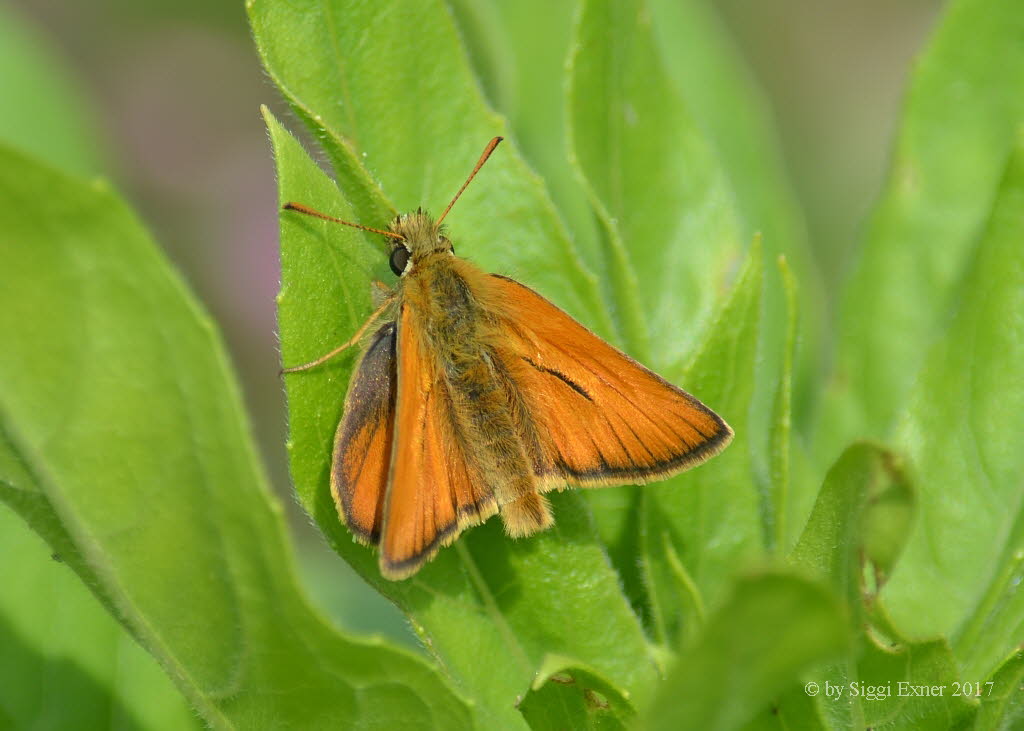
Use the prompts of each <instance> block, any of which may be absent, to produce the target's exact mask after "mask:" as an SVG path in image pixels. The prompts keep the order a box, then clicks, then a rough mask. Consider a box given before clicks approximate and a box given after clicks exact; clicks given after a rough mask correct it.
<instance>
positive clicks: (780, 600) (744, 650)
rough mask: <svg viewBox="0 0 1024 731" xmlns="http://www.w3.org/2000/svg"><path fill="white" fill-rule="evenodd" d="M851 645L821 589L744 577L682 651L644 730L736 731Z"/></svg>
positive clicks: (769, 576) (780, 576)
mask: <svg viewBox="0 0 1024 731" xmlns="http://www.w3.org/2000/svg"><path fill="white" fill-rule="evenodd" d="M848 648H849V630H848V626H847V619H846V616H845V613H844V611H843V607H842V605H841V604H840V602H838V601H837V600H836V598H835V596H834V595H833V594H832V592H830V591H828V590H827V589H826V588H824V587H823V586H821V585H819V584H817V583H815V582H811V581H808V580H807V579H804V578H800V577H798V576H795V575H791V574H787V573H783V572H778V571H771V572H764V573H762V574H758V575H754V576H750V577H747V578H745V579H741V580H740V581H738V582H737V583H736V585H735V587H734V588H733V590H732V592H731V594H730V595H729V596H728V598H727V599H726V601H725V602H724V603H723V605H722V606H721V608H720V609H719V610H718V611H717V612H715V613H714V614H713V615H712V617H711V618H710V619H709V620H708V623H707V626H706V627H705V628H704V630H703V632H702V633H701V634H700V635H699V637H697V638H696V640H695V641H694V642H693V643H692V645H690V646H689V647H688V648H686V649H684V650H683V652H682V653H681V654H680V656H679V658H678V660H677V661H676V663H675V665H674V666H673V668H672V669H671V670H670V671H669V675H668V677H667V678H666V679H665V681H664V683H663V684H662V685H661V687H660V688H659V691H658V695H657V697H656V698H655V701H654V703H653V704H652V705H651V707H650V708H649V709H648V710H647V713H646V714H645V718H646V723H645V726H644V727H645V728H650V729H690V728H694V729H698V728H699V729H731V728H737V727H739V726H740V725H741V724H743V723H745V722H747V721H749V720H751V719H753V718H754V717H755V716H756V715H757V714H758V713H759V712H760V711H761V710H762V709H763V708H764V706H766V705H767V704H768V703H769V702H771V700H772V699H773V698H774V697H776V696H777V695H778V694H780V693H782V692H783V691H785V690H786V689H787V688H788V687H789V686H791V685H792V684H793V683H794V682H797V681H798V680H799V678H800V676H801V673H803V672H804V671H805V670H807V669H809V668H811V667H813V666H814V664H815V663H819V662H822V661H824V660H827V659H830V658H832V657H834V656H837V655H839V654H840V653H842V652H844V651H846V650H847V649H848Z"/></svg>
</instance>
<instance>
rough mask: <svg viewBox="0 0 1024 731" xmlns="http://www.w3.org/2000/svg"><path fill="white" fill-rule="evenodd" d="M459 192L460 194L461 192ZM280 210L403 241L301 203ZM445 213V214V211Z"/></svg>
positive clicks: (394, 235)
mask: <svg viewBox="0 0 1024 731" xmlns="http://www.w3.org/2000/svg"><path fill="white" fill-rule="evenodd" d="M474 172H475V171H474ZM463 187H465V186H463ZM459 192H460V193H461V192H462V191H459ZM449 207H450V206H449ZM282 208H283V210H286V211H296V212H297V213H303V214H305V215H307V216H313V217H315V218H322V219H323V220H325V221H330V222H331V223H341V224H344V225H345V226H351V227H352V228H358V229H362V230H363V231H369V232H370V233H375V234H380V235H381V236H389V237H391V238H393V239H398V240H399V241H405V237H404V236H400V235H398V234H396V233H395V232H394V231H385V230H384V229H380V228H372V227H370V226H364V225H362V224H361V223H352V222H351V221H344V220H342V219H340V218H335V217H334V216H328V215H327V214H326V213H321V212H320V211H316V210H313V209H312V208H310V207H309V206H304V205H302V204H301V203H285V204H284V206H282ZM445 212H446V213H447V211H445Z"/></svg>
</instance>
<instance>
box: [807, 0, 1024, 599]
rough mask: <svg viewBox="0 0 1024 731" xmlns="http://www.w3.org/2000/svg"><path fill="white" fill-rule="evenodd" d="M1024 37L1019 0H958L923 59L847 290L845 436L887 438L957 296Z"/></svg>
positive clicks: (986, 205)
mask: <svg viewBox="0 0 1024 731" xmlns="http://www.w3.org/2000/svg"><path fill="white" fill-rule="evenodd" d="M1022 34H1024V15H1022V14H1021V12H1020V4H1019V3H1018V2H1017V1H1016V0H957V1H956V2H952V3H950V4H949V6H948V8H947V10H946V12H945V14H944V17H943V19H942V22H941V24H940V25H939V26H938V28H937V30H936V32H935V34H934V35H933V38H932V40H931V42H930V44H929V47H928V50H927V51H926V53H925V54H924V55H923V56H922V57H921V58H920V59H919V61H918V63H917V64H916V67H915V73H914V77H913V81H912V85H911V89H910V92H909V95H908V97H907V101H906V105H905V113H904V120H903V123H902V127H901V130H900V133H899V139H898V142H897V146H896V151H895V154H894V162H893V165H892V170H891V172H890V177H889V180H888V183H887V184H886V187H885V191H884V193H883V195H882V199H881V201H880V202H879V204H878V206H877V208H876V210H875V213H874V214H873V216H872V219H871V222H870V225H869V228H868V234H867V239H866V241H865V244H864V247H863V249H862V251H861V252H860V260H859V262H858V265H857V267H856V270H855V272H854V274H853V276H852V277H851V279H850V280H849V283H848V285H847V287H846V291H845V293H844V298H843V316H842V319H841V322H840V324H839V326H838V328H837V332H839V333H841V334H842V337H841V338H840V339H839V341H838V345H839V355H838V371H837V374H836V382H837V384H839V394H840V395H839V396H838V401H839V402H841V403H839V404H833V406H834V407H835V412H834V413H833V414H832V417H833V418H835V419H837V420H838V419H841V420H844V421H845V422H846V428H845V430H844V431H843V434H845V435H846V436H842V437H840V438H841V439H848V438H849V435H850V434H851V433H854V430H857V431H859V432H860V433H861V434H862V435H865V432H866V434H870V435H872V436H879V437H881V436H885V435H886V433H887V431H888V428H889V426H890V424H891V422H892V419H893V418H894V416H895V415H896V414H898V413H899V409H900V406H901V404H903V403H904V401H905V397H906V395H907V393H908V391H909V390H910V388H911V386H912V385H913V383H914V381H915V374H916V373H917V372H918V370H919V367H920V365H921V363H922V359H923V357H924V355H925V354H926V353H927V352H928V346H929V344H930V343H931V342H932V341H933V340H934V339H935V337H936V335H937V334H939V333H940V332H941V331H942V328H943V327H944V325H945V322H946V317H947V314H948V312H949V310H950V307H951V305H953V304H954V303H955V301H956V298H957V296H958V293H959V291H960V285H961V281H962V280H961V275H962V272H963V271H964V270H965V266H966V265H967V263H968V262H969V261H970V259H971V256H972V250H973V249H974V247H975V243H976V241H977V235H978V232H979V231H980V230H982V229H983V228H984V226H985V219H986V217H987V216H988V215H989V211H990V209H991V206H992V201H993V199H994V198H995V196H996V194H997V191H998V189H999V185H1000V177H1001V175H1002V172H1003V168H1004V166H1005V164H1006V160H1007V157H1008V156H1009V155H1010V153H1011V152H1012V150H1013V147H1014V134H1015V132H1016V129H1017V127H1018V126H1019V125H1020V124H1021V123H1022V122H1024V95H1021V94H1020V93H1019V90H1020V88H1021V87H1022V86H1024V45H1022V44H1021V42H1020V39H1021V35H1022ZM839 412H845V413H842V414H840V413H839ZM833 446H834V445H832V444H829V445H826V453H827V451H828V450H830V449H831V448H833ZM920 596H921V597H922V598H924V597H927V596H929V595H928V594H920ZM951 609H952V607H951Z"/></svg>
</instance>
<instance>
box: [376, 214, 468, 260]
mask: <svg viewBox="0 0 1024 731" xmlns="http://www.w3.org/2000/svg"><path fill="white" fill-rule="evenodd" d="M390 229H391V232H392V233H394V234H397V235H398V236H400V237H401V238H400V239H399V238H394V239H392V240H391V241H392V244H393V246H392V248H391V258H390V259H389V264H390V265H391V271H392V272H394V273H395V276H399V277H400V276H402V275H403V274H405V273H406V272H408V271H410V270H411V269H412V267H413V266H414V265H415V264H416V263H417V262H419V261H421V260H423V259H425V258H427V257H429V256H433V255H436V254H450V253H453V252H454V251H455V249H454V247H453V246H452V242H451V241H450V240H449V239H448V237H447V236H445V235H444V234H445V232H444V227H443V226H441V225H440V223H438V222H437V221H435V220H434V219H433V218H432V217H431V216H430V214H429V213H427V212H426V211H424V210H423V209H422V208H417V209H416V210H415V211H413V212H412V213H406V214H404V215H401V216H398V217H397V218H395V220H394V221H392V222H391V226H390Z"/></svg>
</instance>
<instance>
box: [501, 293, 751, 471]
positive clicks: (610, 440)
mask: <svg viewBox="0 0 1024 731" xmlns="http://www.w3.org/2000/svg"><path fill="white" fill-rule="evenodd" d="M485 286H486V287H487V288H489V289H491V290H492V291H491V292H489V293H484V295H483V296H484V299H485V301H488V302H489V303H490V308H491V310H492V312H493V313H494V317H495V319H496V320H497V322H498V323H499V326H498V327H499V331H500V333H501V337H500V338H496V342H497V344H498V352H499V353H500V355H501V357H502V359H503V361H504V362H505V365H506V367H507V368H508V370H509V372H510V374H511V376H512V378H513V380H514V381H515V383H516V385H517V386H518V388H519V390H520V391H521V393H522V395H523V398H524V400H525V402H526V404H527V405H528V408H529V410H530V414H531V416H532V418H533V421H534V423H535V424H536V427H537V429H536V431H537V434H538V435H539V436H540V438H541V442H542V451H543V452H544V455H545V459H544V460H543V461H542V464H540V465H538V469H537V473H538V477H540V478H542V479H543V480H544V485H543V486H542V489H551V488H552V487H558V486H560V485H561V484H562V482H563V481H568V482H570V483H572V484H576V485H582V486H600V485H615V484H626V483H634V482H646V481H648V480H652V479H656V478H659V477H665V476H668V475H671V474H675V473H676V472H680V471H682V470H684V469H686V468H687V467H691V466H693V465H695V464H699V463H700V462H703V461H704V460H706V459H708V458H710V457H711V456H713V455H714V454H717V453H718V452H719V451H721V450H722V449H723V448H724V447H725V446H726V444H728V443H729V440H730V439H731V438H732V430H731V429H729V426H728V425H727V424H726V423H725V422H724V421H722V419H721V418H719V417H718V416H717V415H716V414H715V413H714V412H713V411H711V410H710V409H708V408H707V407H706V406H704V405H703V404H702V403H701V402H700V401H698V400H697V399H695V398H694V397H693V396H691V395H690V394H688V393H686V392H685V391H683V390H682V389H679V388H677V387H675V386H673V385H672V384H671V383H668V382H667V381H665V380H664V379H663V378H661V377H660V376H658V375H657V374H655V373H653V372H652V371H650V370H648V369H647V368H644V367H643V366H642V365H640V364H639V363H637V362H636V361H634V360H633V359H632V358H630V357H629V356H627V355H626V354H624V353H622V352H621V351H619V350H617V349H615V348H614V347H612V346H611V345H609V344H608V343H606V342H604V341H603V340H601V339H600V338H598V337H597V336H596V335H594V334H593V333H591V332H590V331H589V330H587V329H586V328H585V327H583V326H582V325H580V324H579V323H578V322H576V321H575V320H573V319H572V318H571V317H569V316H568V315H567V314H565V313H564V312H562V311H561V310H560V309H558V308H557V307H555V306H554V305H553V304H551V303H550V302H548V301H547V300H546V299H544V298H543V297H541V296H540V295H539V294H537V293H536V292H534V291H533V290H531V289H529V288H528V287H525V286H523V285H521V284H519V283H518V282H516V281H514V280H511V279H508V278H505V277H501V276H498V275H491V276H490V277H488V278H487V284H486V285H485Z"/></svg>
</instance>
